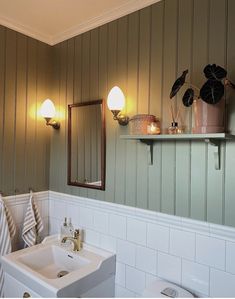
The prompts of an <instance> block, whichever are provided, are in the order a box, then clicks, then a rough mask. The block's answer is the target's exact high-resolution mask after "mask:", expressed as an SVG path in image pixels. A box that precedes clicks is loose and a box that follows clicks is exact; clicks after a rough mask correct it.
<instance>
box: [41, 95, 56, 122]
mask: <svg viewBox="0 0 235 299" xmlns="http://www.w3.org/2000/svg"><path fill="white" fill-rule="evenodd" d="M40 112H41V115H42V117H44V118H53V117H54V116H55V114H56V111H55V105H54V104H53V102H52V101H51V100H50V99H46V100H45V101H44V102H43V103H42V106H41V110H40Z"/></svg>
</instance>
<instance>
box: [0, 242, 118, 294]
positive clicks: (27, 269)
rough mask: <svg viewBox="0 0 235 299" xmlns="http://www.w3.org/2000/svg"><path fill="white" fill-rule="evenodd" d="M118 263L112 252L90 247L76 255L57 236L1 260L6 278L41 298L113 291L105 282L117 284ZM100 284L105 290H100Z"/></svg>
mask: <svg viewBox="0 0 235 299" xmlns="http://www.w3.org/2000/svg"><path fill="white" fill-rule="evenodd" d="M115 264H116V257H115V254H113V253H110V252H108V251H105V250H103V249H99V248H97V247H94V246H90V245H87V244H83V248H82V250H81V251H79V252H73V251H71V249H68V248H64V247H62V246H61V245H60V243H59V241H58V239H57V237H54V238H51V237H49V238H48V239H47V240H46V242H44V243H43V244H39V245H36V246H33V247H30V248H26V249H22V250H19V251H16V252H13V253H10V254H8V255H6V256H4V257H2V266H3V269H4V271H5V272H6V273H7V275H9V276H11V277H13V278H14V279H16V280H17V281H18V282H20V283H21V284H23V285H24V286H27V287H28V288H30V290H32V291H33V292H35V293H37V294H39V296H40V297H83V295H84V294H86V296H89V297H92V296H93V295H92V294H93V293H94V297H98V295H99V291H100V290H101V291H102V289H103V290H105V289H108V288H109V289H110V284H109V286H106V285H104V282H105V281H109V282H110V281H111V282H112V284H113V285H114V277H115V270H116V267H115ZM102 284H103V285H102ZM99 285H102V288H100V289H97V286H99ZM91 290H95V291H94V292H93V293H92V292H91ZM108 294H109V296H108ZM108 294H107V296H108V297H111V295H112V294H111V293H108ZM95 295H97V296H95ZM100 297H105V294H104V295H103V296H102V293H101V294H100Z"/></svg>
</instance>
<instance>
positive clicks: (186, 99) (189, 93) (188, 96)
mask: <svg viewBox="0 0 235 299" xmlns="http://www.w3.org/2000/svg"><path fill="white" fill-rule="evenodd" d="M193 98H194V90H193V89H192V88H188V89H187V90H186V91H185V93H184V96H183V98H182V101H183V104H184V106H186V107H190V106H191V105H192V104H193Z"/></svg>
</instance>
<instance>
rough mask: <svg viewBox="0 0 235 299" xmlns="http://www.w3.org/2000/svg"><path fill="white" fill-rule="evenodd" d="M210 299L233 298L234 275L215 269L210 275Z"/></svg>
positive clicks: (234, 290) (234, 292) (234, 294)
mask: <svg viewBox="0 0 235 299" xmlns="http://www.w3.org/2000/svg"><path fill="white" fill-rule="evenodd" d="M210 297H214V298H215V297H223V298H225V297H232V298H234V297H235V275H233V274H229V273H226V272H223V271H219V270H216V269H211V273H210Z"/></svg>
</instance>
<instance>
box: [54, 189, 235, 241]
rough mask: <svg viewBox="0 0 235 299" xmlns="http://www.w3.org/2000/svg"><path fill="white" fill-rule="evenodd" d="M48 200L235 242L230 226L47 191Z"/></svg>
mask: <svg viewBox="0 0 235 299" xmlns="http://www.w3.org/2000/svg"><path fill="white" fill-rule="evenodd" d="M50 200H55V201H57V200H59V201H63V202H64V203H66V202H68V201H69V203H70V204H73V205H79V206H84V207H87V208H90V209H92V210H102V211H103V212H106V213H110V214H116V215H121V216H124V217H132V218H135V219H137V220H140V221H146V222H152V223H156V224H159V225H163V226H168V227H173V228H176V229H177V228H178V229H180V230H185V231H191V232H195V233H198V234H202V235H206V236H210V237H214V238H218V239H223V240H228V241H232V242H235V228H234V227H230V226H225V225H219V224H213V223H209V222H204V221H197V220H193V219H190V218H184V217H178V216H174V215H168V214H163V213H160V212H154V211H149V210H144V209H139V208H134V207H128V206H124V205H120V204H116V203H109V202H104V201H98V200H95V199H89V198H84V197H79V196H75V195H69V194H65V193H59V192H54V191H49V201H50Z"/></svg>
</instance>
